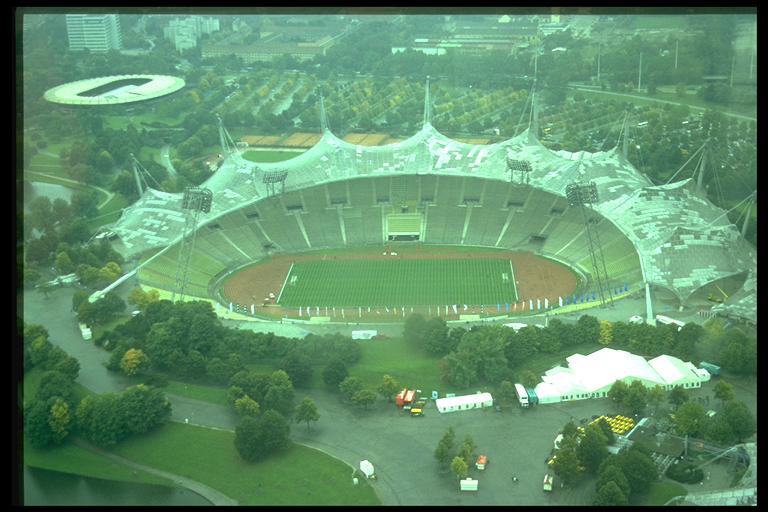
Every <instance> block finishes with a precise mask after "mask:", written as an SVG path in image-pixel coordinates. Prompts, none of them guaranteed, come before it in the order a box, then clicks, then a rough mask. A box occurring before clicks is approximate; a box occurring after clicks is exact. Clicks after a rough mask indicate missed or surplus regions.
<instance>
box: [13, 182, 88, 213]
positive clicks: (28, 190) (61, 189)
mask: <svg viewBox="0 0 768 512" xmlns="http://www.w3.org/2000/svg"><path fill="white" fill-rule="evenodd" d="M74 193H75V191H74V190H72V189H71V188H69V187H65V186H63V185H55V184H53V183H43V182H40V181H32V182H24V208H25V209H27V208H29V203H31V202H32V200H33V199H35V198H36V197H40V196H46V197H47V198H48V199H50V200H51V202H53V201H54V200H56V199H64V200H65V201H67V202H69V201H70V200H71V199H72V195H73V194H74Z"/></svg>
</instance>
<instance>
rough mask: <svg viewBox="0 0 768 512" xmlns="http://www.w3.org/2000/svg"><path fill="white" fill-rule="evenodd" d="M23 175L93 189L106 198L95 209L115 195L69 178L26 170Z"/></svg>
mask: <svg viewBox="0 0 768 512" xmlns="http://www.w3.org/2000/svg"><path fill="white" fill-rule="evenodd" d="M43 165H45V164H43ZM51 167H58V166H53V165H52V166H51ZM25 173H27V174H36V175H38V176H45V177H47V178H55V179H56V180H60V181H65V182H67V183H73V184H75V185H81V186H83V187H88V188H94V189H96V190H98V191H99V192H101V193H102V194H104V195H106V196H107V198H106V199H104V200H103V201H102V202H101V203H100V204H99V205H98V206H97V208H102V207H103V206H104V205H105V204H107V203H108V202H110V201H111V200H112V198H113V197H114V195H115V194H114V192H110V191H109V190H107V189H105V188H101V187H97V186H96V185H88V184H86V183H81V182H79V181H75V180H71V179H69V178H62V177H61V176H56V175H53V174H45V173H42V172H37V171H29V170H26V171H25Z"/></svg>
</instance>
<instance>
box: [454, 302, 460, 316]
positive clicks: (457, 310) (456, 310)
mask: <svg viewBox="0 0 768 512" xmlns="http://www.w3.org/2000/svg"><path fill="white" fill-rule="evenodd" d="M453 314H454V315H458V314H459V309H458V307H457V305H456V304H454V305H453Z"/></svg>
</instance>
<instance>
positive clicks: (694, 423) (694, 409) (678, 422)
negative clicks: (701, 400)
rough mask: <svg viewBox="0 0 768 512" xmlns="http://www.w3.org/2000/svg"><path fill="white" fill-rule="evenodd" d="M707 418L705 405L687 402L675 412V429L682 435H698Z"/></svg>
mask: <svg viewBox="0 0 768 512" xmlns="http://www.w3.org/2000/svg"><path fill="white" fill-rule="evenodd" d="M706 419H707V412H706V411H705V410H704V407H702V406H701V405H699V404H697V403H695V402H686V403H684V404H682V405H680V407H678V408H677V411H676V412H675V430H676V431H677V433H678V434H679V435H681V436H694V437H696V436H698V435H699V434H700V433H701V431H702V429H703V427H704V423H705V421H706Z"/></svg>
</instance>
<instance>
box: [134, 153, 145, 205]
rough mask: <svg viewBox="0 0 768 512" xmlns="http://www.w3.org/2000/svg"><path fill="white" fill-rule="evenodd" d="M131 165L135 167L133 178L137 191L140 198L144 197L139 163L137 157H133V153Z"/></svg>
mask: <svg viewBox="0 0 768 512" xmlns="http://www.w3.org/2000/svg"><path fill="white" fill-rule="evenodd" d="M131 164H132V167H133V177H134V179H135V180H136V190H137V191H138V192H139V197H141V196H142V195H144V189H142V188H141V179H140V178H139V167H138V164H139V161H138V160H136V157H135V156H133V153H131Z"/></svg>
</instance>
